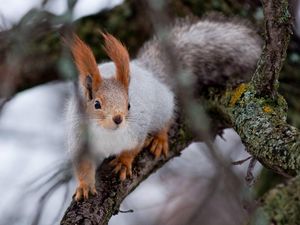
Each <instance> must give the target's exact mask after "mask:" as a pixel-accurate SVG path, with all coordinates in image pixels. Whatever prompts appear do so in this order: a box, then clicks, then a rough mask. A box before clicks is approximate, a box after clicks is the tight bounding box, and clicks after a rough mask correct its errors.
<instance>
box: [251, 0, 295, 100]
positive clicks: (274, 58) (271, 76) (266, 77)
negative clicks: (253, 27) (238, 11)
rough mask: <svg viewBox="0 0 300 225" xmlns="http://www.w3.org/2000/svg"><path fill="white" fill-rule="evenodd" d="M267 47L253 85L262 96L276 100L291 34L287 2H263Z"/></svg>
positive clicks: (284, 0)
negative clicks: (280, 74) (279, 78)
mask: <svg viewBox="0 0 300 225" xmlns="http://www.w3.org/2000/svg"><path fill="white" fill-rule="evenodd" d="M262 2H263V9H264V15H265V45H264V49H263V53H262V56H261V58H260V60H259V64H258V67H257V69H256V72H255V74H254V76H253V79H252V83H253V86H254V87H255V88H256V90H257V94H258V95H260V96H269V97H272V98H275V97H276V95H277V87H278V77H279V72H280V70H281V68H282V65H283V62H284V59H285V57H286V50H287V47H288V44H289V40H290V34H291V31H292V29H291V16H290V13H289V11H288V1H287V0H277V1H271V0H263V1H262Z"/></svg>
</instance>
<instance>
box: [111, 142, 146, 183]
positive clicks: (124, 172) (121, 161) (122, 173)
mask: <svg viewBox="0 0 300 225" xmlns="http://www.w3.org/2000/svg"><path fill="white" fill-rule="evenodd" d="M140 150H141V147H137V148H135V149H132V150H126V151H123V152H121V153H120V154H119V155H118V156H117V157H116V158H115V159H113V160H112V161H111V162H110V165H112V166H113V167H114V172H115V173H119V177H120V180H121V181H124V180H125V179H126V178H127V177H131V176H132V163H133V161H134V159H135V157H136V156H137V154H138V153H139V152H140Z"/></svg>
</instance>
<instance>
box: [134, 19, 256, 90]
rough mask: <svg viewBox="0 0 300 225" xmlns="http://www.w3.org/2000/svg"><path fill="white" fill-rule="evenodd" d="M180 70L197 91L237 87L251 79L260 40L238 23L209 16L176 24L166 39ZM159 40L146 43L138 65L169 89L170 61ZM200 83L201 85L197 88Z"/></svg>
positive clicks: (155, 39)
mask: <svg viewBox="0 0 300 225" xmlns="http://www.w3.org/2000/svg"><path fill="white" fill-rule="evenodd" d="M165 40H167V42H168V43H169V44H168V46H169V47H170V46H171V48H172V52H173V53H175V54H174V55H175V57H177V58H176V59H177V62H179V63H180V65H181V66H182V69H184V70H188V71H189V72H190V74H191V75H192V76H195V78H196V79H197V81H198V82H197V84H198V85H200V87H201V86H202V87H205V86H211V85H215V86H216V85H218V86H219V85H221V86H222V85H225V84H226V85H227V84H228V85H237V84H238V83H241V82H243V81H247V80H249V79H250V77H251V75H252V73H253V72H254V70H255V67H256V64H257V61H258V58H259V56H260V54H261V44H262V41H261V38H260V37H259V36H258V34H257V33H256V31H254V30H253V29H252V28H251V26H249V25H247V24H246V23H245V22H240V21H237V19H233V20H228V19H226V18H224V17H222V16H221V17H220V16H217V17H216V16H210V17H207V18H205V19H203V20H200V21H196V22H193V21H192V20H191V19H184V20H179V21H177V22H176V23H175V25H174V26H172V27H171V29H170V32H169V33H168V35H167V37H166V39H165ZM163 50H166V49H165V48H162V46H161V42H160V40H159V39H158V38H157V37H155V38H153V39H152V40H150V41H148V42H147V43H146V44H145V45H144V47H143V48H142V49H141V50H140V52H139V54H138V58H137V61H138V63H139V64H140V65H142V66H143V67H145V68H146V69H148V70H150V71H152V73H153V74H154V75H155V76H158V78H160V79H161V80H162V81H163V82H165V83H167V84H169V85H170V86H171V87H172V80H174V78H173V79H171V78H170V76H172V74H170V68H171V67H173V66H174V65H172V63H174V62H172V60H170V59H169V58H168V56H167V55H168V54H165V53H164V51H163ZM199 82H200V84H199Z"/></svg>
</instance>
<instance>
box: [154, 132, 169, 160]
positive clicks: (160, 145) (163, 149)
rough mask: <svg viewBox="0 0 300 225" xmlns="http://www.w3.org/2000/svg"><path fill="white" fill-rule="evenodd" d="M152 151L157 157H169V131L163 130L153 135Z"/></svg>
mask: <svg viewBox="0 0 300 225" xmlns="http://www.w3.org/2000/svg"><path fill="white" fill-rule="evenodd" d="M149 146H151V147H150V152H151V153H152V154H153V155H154V156H155V158H156V159H157V158H159V157H161V155H164V157H167V155H168V152H169V138H168V132H167V131H165V130H164V131H162V132H160V133H158V134H157V135H156V136H154V137H153V139H152V142H151V143H150V145H149Z"/></svg>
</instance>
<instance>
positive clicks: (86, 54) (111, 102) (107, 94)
mask: <svg viewBox="0 0 300 225" xmlns="http://www.w3.org/2000/svg"><path fill="white" fill-rule="evenodd" d="M102 36H103V38H104V41H105V45H104V50H105V52H106V53H107V55H108V56H109V57H110V58H111V60H112V61H113V62H114V64H115V66H116V70H115V71H116V72H115V73H116V74H114V76H112V78H109V79H107V78H103V77H102V76H101V71H99V69H98V66H97V63H96V60H95V57H94V55H93V53H92V51H91V49H90V48H89V47H88V46H87V45H86V44H85V43H84V42H83V41H82V40H80V38H79V37H78V36H77V35H73V41H72V44H71V51H72V54H73V56H74V61H75V64H76V67H77V70H78V72H79V84H80V86H81V87H82V89H83V95H84V103H85V104H84V105H85V107H86V113H87V114H88V116H89V117H90V118H91V119H93V120H94V121H96V122H97V124H98V125H100V126H101V127H103V128H107V129H117V128H118V127H122V126H124V124H126V122H127V121H126V120H127V115H128V112H129V109H130V103H129V101H128V87H129V79H130V76H129V62H130V59H129V54H128V51H127V49H126V48H125V47H124V46H123V45H122V43H121V42H119V41H118V40H117V39H116V38H114V37H113V36H112V35H110V34H107V33H102Z"/></svg>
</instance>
